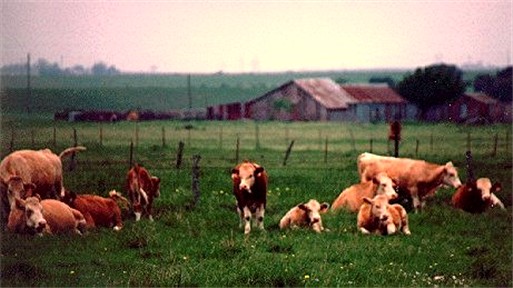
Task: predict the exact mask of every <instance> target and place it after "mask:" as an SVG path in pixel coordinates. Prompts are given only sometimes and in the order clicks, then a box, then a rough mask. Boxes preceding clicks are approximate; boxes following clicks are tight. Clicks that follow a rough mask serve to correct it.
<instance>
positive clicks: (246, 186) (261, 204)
mask: <svg viewBox="0 0 513 288" xmlns="http://www.w3.org/2000/svg"><path fill="white" fill-rule="evenodd" d="M232 182H233V194H234V195H235V199H236V200H237V213H238V214H239V217H240V220H241V222H240V225H241V226H242V225H244V234H249V232H250V231H251V218H252V217H253V218H256V221H257V227H258V228H260V229H261V230H264V213H265V206H266V203H267V182H268V178H267V172H266V171H265V170H264V167H262V166H260V165H258V164H256V163H252V162H249V161H244V162H242V163H240V164H238V165H237V166H235V168H233V169H232Z"/></svg>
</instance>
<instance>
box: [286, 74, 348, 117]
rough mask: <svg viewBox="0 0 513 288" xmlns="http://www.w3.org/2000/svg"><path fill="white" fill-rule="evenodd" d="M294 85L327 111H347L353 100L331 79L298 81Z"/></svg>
mask: <svg viewBox="0 0 513 288" xmlns="http://www.w3.org/2000/svg"><path fill="white" fill-rule="evenodd" d="M294 83H296V85H298V86H299V87H301V89H303V90H304V91H305V92H307V93H308V94H310V95H311V96H312V97H313V98H314V99H315V100H316V101H317V102H319V103H320V104H321V105H323V106H324V107H326V108H327V109H346V108H347V107H348V104H349V103H353V102H354V99H352V98H351V97H350V96H349V95H348V94H347V92H346V91H344V90H343V89H342V88H341V87H340V85H339V84H337V83H335V82H334V81H333V80H331V79H329V78H312V79H296V80H294Z"/></svg>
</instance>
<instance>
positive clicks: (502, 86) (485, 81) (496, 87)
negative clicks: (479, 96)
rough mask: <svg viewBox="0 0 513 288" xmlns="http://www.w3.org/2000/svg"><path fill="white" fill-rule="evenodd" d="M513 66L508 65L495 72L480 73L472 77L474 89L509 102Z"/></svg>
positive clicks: (512, 92)
mask: <svg viewBox="0 0 513 288" xmlns="http://www.w3.org/2000/svg"><path fill="white" fill-rule="evenodd" d="M512 79H513V67H511V66H509V67H507V68H505V69H503V70H501V71H499V72H497V73H496V75H495V76H492V75H490V74H481V75H478V76H477V77H476V78H475V79H474V90H475V91H478V92H483V93H486V94H487V95H490V96H492V97H494V98H496V99H498V100H500V101H503V102H511V101H512V98H513V95H512V94H513V89H512V87H513V83H512Z"/></svg>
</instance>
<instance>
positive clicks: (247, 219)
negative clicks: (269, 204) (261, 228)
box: [242, 206, 251, 234]
mask: <svg viewBox="0 0 513 288" xmlns="http://www.w3.org/2000/svg"><path fill="white" fill-rule="evenodd" d="M242 212H243V217H244V234H249V232H250V231H251V210H249V208H248V206H244V208H242Z"/></svg>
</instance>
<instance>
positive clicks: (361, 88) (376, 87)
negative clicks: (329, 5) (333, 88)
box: [341, 84, 407, 104]
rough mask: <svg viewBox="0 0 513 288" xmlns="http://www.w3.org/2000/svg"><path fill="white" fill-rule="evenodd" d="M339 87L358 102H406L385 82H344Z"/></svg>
mask: <svg viewBox="0 0 513 288" xmlns="http://www.w3.org/2000/svg"><path fill="white" fill-rule="evenodd" d="M341 87H342V89H344V90H345V91H347V93H348V94H349V95H350V97H352V98H354V99H355V101H354V102H358V103H390V104H397V103H407V101H406V100H405V99H404V98H402V97H401V96H400V95H399V94H397V93H396V92H395V91H394V90H393V89H392V88H390V87H388V86H387V85H386V84H385V85H383V84H358V85H355V84H344V85H341Z"/></svg>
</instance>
